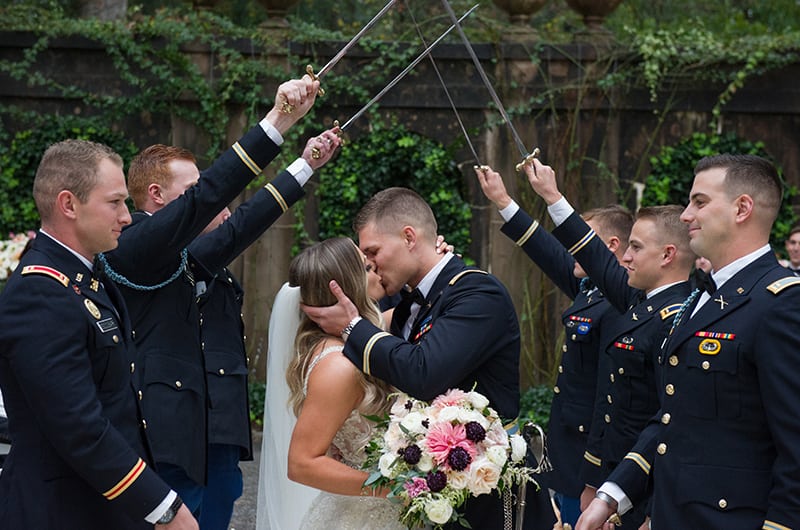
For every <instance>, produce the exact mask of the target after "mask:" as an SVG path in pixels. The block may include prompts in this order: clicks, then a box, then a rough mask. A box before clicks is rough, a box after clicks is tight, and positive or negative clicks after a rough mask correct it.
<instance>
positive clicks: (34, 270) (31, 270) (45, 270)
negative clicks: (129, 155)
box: [22, 265, 800, 287]
mask: <svg viewBox="0 0 800 530" xmlns="http://www.w3.org/2000/svg"><path fill="white" fill-rule="evenodd" d="M27 274H42V275H44V276H49V277H51V278H53V279H54V280H56V281H57V282H58V283H60V284H61V285H63V286H64V287H67V286H68V285H69V278H68V277H67V275H66V274H64V273H63V272H59V271H57V270H55V269H52V268H50V267H45V266H44V265H27V266H26V267H25V268H23V269H22V275H23V276H25V275H27ZM798 279H799V280H800V278H798Z"/></svg>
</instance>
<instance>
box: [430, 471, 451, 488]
mask: <svg viewBox="0 0 800 530" xmlns="http://www.w3.org/2000/svg"><path fill="white" fill-rule="evenodd" d="M425 480H426V481H427V483H428V489H430V490H431V491H432V492H434V493H436V492H439V491H442V490H443V489H444V487H445V486H447V475H445V474H444V471H431V472H430V473H428V476H427V477H426V478H425Z"/></svg>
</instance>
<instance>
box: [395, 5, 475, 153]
mask: <svg viewBox="0 0 800 530" xmlns="http://www.w3.org/2000/svg"><path fill="white" fill-rule="evenodd" d="M405 4H406V9H407V10H408V14H409V15H411V21H412V22H413V23H414V27H415V28H416V30H417V35H419V38H420V40H421V41H422V45H423V46H427V45H428V43H427V42H425V37H424V36H423V35H422V30H420V29H419V24H417V19H416V18H415V17H414V13H413V12H412V11H411V6H410V5H409V1H408V0H405ZM428 59H430V61H431V66H432V67H433V71H434V72H436V77H438V78H439V83H441V85H442V89H444V93H445V95H446V96H447V101H449V102H450V108H452V109H453V114H455V116H456V121H457V122H458V126H459V127H460V128H461V134H463V135H464V139H465V140H466V141H467V146H468V147H469V150H470V151H472V156H473V157H474V158H475V167H476V168H484V167H485V166H483V164H481V160H480V157H478V152H477V151H476V150H475V146H474V145H472V140H470V138H469V133H468V132H467V128H466V127H464V122H463V121H462V120H461V115H460V114H459V113H458V109H457V108H456V104H455V102H454V101H453V98H452V96H451V95H450V90H448V88H447V84H446V83H445V82H444V78H443V77H442V74H441V72H439V67H438V66H436V60H435V59H434V58H433V55H428Z"/></svg>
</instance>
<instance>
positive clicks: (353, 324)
mask: <svg viewBox="0 0 800 530" xmlns="http://www.w3.org/2000/svg"><path fill="white" fill-rule="evenodd" d="M360 321H361V317H360V316H357V317H355V318H354V319H353V320H351V321H350V322H349V323H348V324H347V325H346V326H345V327H344V329H343V330H342V332H341V333H340V335H341V336H342V340H343V341H345V342H347V337H349V336H350V334H351V333H352V332H353V328H354V327H356V324H358V323H359V322H360Z"/></svg>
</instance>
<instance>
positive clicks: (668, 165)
mask: <svg viewBox="0 0 800 530" xmlns="http://www.w3.org/2000/svg"><path fill="white" fill-rule="evenodd" d="M720 153H731V154H747V155H758V156H761V157H764V158H766V159H768V160H772V161H773V162H774V160H773V159H772V157H771V156H770V154H769V153H768V152H767V150H766V148H765V146H764V144H763V143H762V142H752V141H750V140H745V139H742V138H739V137H738V136H736V135H735V134H733V133H729V134H723V135H716V134H706V133H700V132H698V133H694V134H692V135H691V136H690V137H689V138H686V139H685V140H683V141H681V142H680V143H679V144H678V145H676V146H666V147H664V148H662V149H661V152H660V153H659V154H658V155H657V156H654V157H651V158H650V164H651V166H652V170H651V172H650V175H649V176H648V177H647V180H646V181H645V186H646V187H645V190H644V194H643V195H642V206H651V205H658V204H687V203H688V200H689V192H690V190H691V188H692V181H693V180H694V166H695V165H696V164H697V162H699V161H700V159H701V158H703V157H706V156H711V155H717V154H720ZM778 171H779V174H781V179H783V176H782V171H781V169H780V168H778ZM795 195H797V188H796V187H795V186H789V185H787V184H786V182H785V181H784V188H783V202H782V204H781V210H780V212H779V213H778V219H777V220H776V221H775V224H774V225H773V227H772V234H771V237H770V242H771V243H772V246H773V248H774V249H775V250H776V251H779V252H780V251H783V244H782V243H783V241H784V239H786V237H788V235H789V231H790V230H791V228H792V226H794V224H795V222H796V221H797V216H796V215H795V213H794V211H793V209H792V199H793V198H794V197H795Z"/></svg>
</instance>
